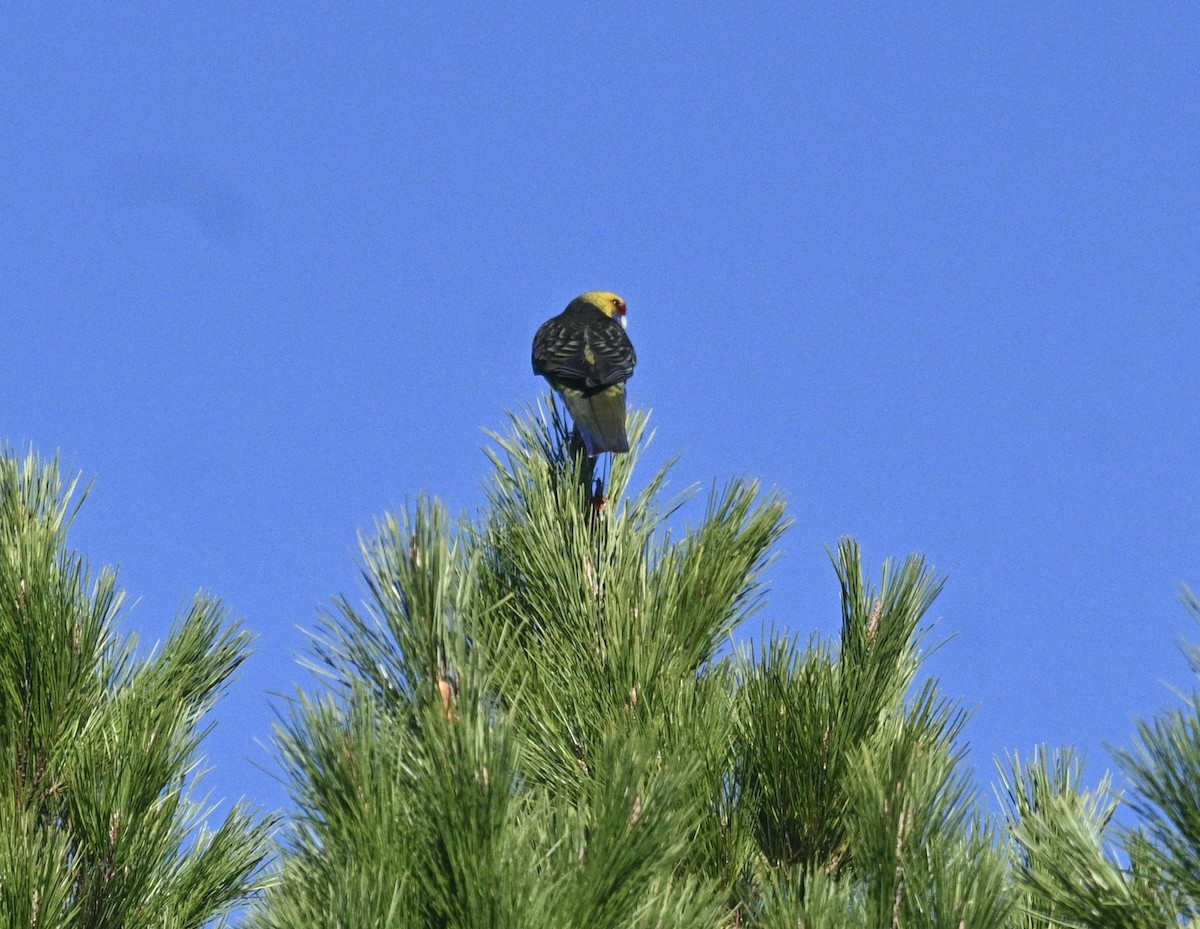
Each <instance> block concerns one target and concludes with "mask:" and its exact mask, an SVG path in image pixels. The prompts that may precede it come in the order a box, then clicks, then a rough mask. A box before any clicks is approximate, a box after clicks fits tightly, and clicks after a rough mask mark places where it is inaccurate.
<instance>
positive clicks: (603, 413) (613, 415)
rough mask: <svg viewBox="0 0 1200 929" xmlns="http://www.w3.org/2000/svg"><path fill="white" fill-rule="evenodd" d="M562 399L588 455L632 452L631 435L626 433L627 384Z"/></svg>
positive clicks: (565, 396) (591, 456) (566, 396)
mask: <svg viewBox="0 0 1200 929" xmlns="http://www.w3.org/2000/svg"><path fill="white" fill-rule="evenodd" d="M563 399H564V400H566V403H567V409H568V410H570V411H571V419H572V420H574V421H575V428H576V430H578V432H579V435H580V436H581V437H582V439H583V444H584V447H585V448H586V449H587V453H588V457H589V458H595V457H596V456H597V455H599V454H602V453H603V452H627V451H629V437H628V436H627V435H626V434H625V385H624V384H614V385H612V386H611V387H606V388H605V389H604V390H602V391H600V392H599V393H594V394H591V395H584V394H571V395H564V397H563Z"/></svg>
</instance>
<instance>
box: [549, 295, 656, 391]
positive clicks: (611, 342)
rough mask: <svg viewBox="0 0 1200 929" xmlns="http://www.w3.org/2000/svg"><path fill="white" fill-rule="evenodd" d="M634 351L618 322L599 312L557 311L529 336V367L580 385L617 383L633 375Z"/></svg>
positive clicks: (582, 386) (592, 385)
mask: <svg viewBox="0 0 1200 929" xmlns="http://www.w3.org/2000/svg"><path fill="white" fill-rule="evenodd" d="M635 364H637V354H636V353H635V352H634V350H633V343H632V342H630V341H629V336H628V335H626V334H625V330H624V329H623V328H621V325H620V324H619V323H617V322H615V321H614V320H612V319H609V318H608V317H607V316H605V315H604V314H603V313H601V312H599V311H596V312H594V313H588V314H586V315H584V314H577V313H571V314H568V313H561V314H559V315H558V316H555V317H554V318H553V319H551V320H549V321H547V322H546V323H544V324H543V325H542V327H541V328H540V329H538V331H537V335H535V336H534V337H533V370H534V373H536V374H541V375H543V376H544V377H547V378H551V379H552V380H557V381H576V382H578V385H577V386H579V387H580V388H590V387H606V386H608V385H610V384H619V383H621V382H622V381H626V380H628V379H629V378H630V377H631V376H632V375H633V368H634V365H635Z"/></svg>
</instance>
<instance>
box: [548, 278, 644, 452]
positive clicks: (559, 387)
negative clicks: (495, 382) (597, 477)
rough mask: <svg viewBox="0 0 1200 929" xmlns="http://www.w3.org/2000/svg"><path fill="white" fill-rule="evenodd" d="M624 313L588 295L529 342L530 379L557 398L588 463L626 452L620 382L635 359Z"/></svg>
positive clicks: (605, 295) (600, 294) (601, 295)
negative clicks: (539, 378)
mask: <svg viewBox="0 0 1200 929" xmlns="http://www.w3.org/2000/svg"><path fill="white" fill-rule="evenodd" d="M626 310H627V307H626V305H625V301H624V300H622V299H621V298H620V297H618V296H617V295H616V294H614V293H610V292H609V291H607V290H589V291H588V292H587V293H585V294H580V295H579V296H578V297H576V298H575V299H574V300H572V301H571V302H570V303H568V304H567V308H566V309H565V310H563V311H562V312H561V313H559V314H558V315H557V316H555V317H553V318H551V319H548V320H546V322H544V323H542V325H541V327H539V329H538V331H537V334H536V335H534V337H533V373H534V374H540V375H541V376H542V377H544V378H545V379H546V381H547V382H548V383H549V384H550V386H551V387H553V388H554V389H555V390H556V391H558V393H559V394H560V395H561V396H562V398H563V401H564V402H565V403H566V405H567V410H569V411H570V413H571V419H572V421H573V422H574V424H575V433H576V435H577V436H578V437H579V439H580V440H582V443H583V448H584V450H585V451H586V452H587V456H588V458H595V457H596V456H597V455H601V454H603V453H604V452H627V451H629V438H628V436H627V435H626V434H625V382H626V381H627V380H629V378H630V377H632V376H633V367H634V365H636V364H637V353H636V352H635V351H634V350H633V343H632V342H630V341H629V336H628V335H627V334H626V333H625V312H626Z"/></svg>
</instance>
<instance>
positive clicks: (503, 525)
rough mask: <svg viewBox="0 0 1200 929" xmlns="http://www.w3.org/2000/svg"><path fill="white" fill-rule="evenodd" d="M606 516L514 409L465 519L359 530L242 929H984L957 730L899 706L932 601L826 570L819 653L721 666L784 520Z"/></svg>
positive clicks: (747, 496) (552, 445) (619, 508)
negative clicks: (280, 818) (282, 832)
mask: <svg viewBox="0 0 1200 929" xmlns="http://www.w3.org/2000/svg"><path fill="white" fill-rule="evenodd" d="M630 433H631V438H632V440H633V451H632V452H631V453H630V454H629V455H626V456H618V457H617V458H616V460H615V461H614V462H613V464H612V473H611V474H610V475H609V478H608V486H607V492H608V495H609V496H608V501H607V504H606V505H604V506H600V505H598V501H597V500H596V499H595V498H594V496H593V492H592V488H591V487H590V480H589V479H590V477H591V468H590V467H589V466H588V463H586V462H579V461H576V460H574V459H572V458H571V456H570V453H569V451H568V449H569V437H568V430H567V427H566V424H565V422H564V421H563V419H562V417H561V416H560V414H559V413H558V412H557V410H556V409H553V408H552V409H550V410H540V411H538V412H535V413H533V414H532V415H528V416H524V417H514V418H513V422H512V430H511V432H510V433H509V434H508V435H506V436H496V437H495V441H496V448H495V449H494V450H492V451H491V452H490V453H489V454H490V455H491V457H492V462H493V465H494V471H493V475H492V478H491V481H490V483H489V485H488V507H487V509H486V510H485V512H484V513H483V514H482V515H481V516H479V517H478V518H476V519H460V520H457V521H456V520H452V519H451V518H450V517H449V516H448V514H447V513H446V512H445V510H444V509H443V508H442V507H441V506H440V504H438V503H437V502H436V501H432V500H429V499H425V498H422V499H419V500H418V501H417V502H416V504H415V505H414V506H413V507H412V509H411V510H410V511H409V512H408V513H407V514H405V515H403V516H389V517H386V518H385V519H384V520H383V521H382V522H381V523H380V524H379V525H378V526H377V531H376V533H375V535H374V536H373V537H371V538H369V539H364V541H363V545H362V549H363V559H364V580H365V585H364V586H365V590H366V597H365V602H364V603H363V604H362V605H361V606H358V605H354V604H352V603H351V602H350V601H349V600H347V599H346V598H340V599H338V600H336V601H335V604H334V610H333V611H332V612H331V613H329V614H327V615H325V616H324V617H323V618H322V625H321V629H320V630H319V632H318V634H317V636H316V641H315V644H314V648H313V656H314V660H313V662H312V666H313V667H314V668H315V669H316V670H317V671H318V672H319V673H320V674H321V675H322V676H323V677H324V678H325V679H326V680H327V681H328V682H329V684H330V685H331V687H330V690H329V691H328V694H327V695H326V696H324V697H321V698H315V699H314V698H311V697H306V696H303V695H301V696H298V697H297V698H296V700H294V701H293V703H292V705H291V706H290V708H289V710H288V712H287V714H286V716H285V719H284V721H283V722H282V724H281V727H280V732H279V747H280V752H281V757H282V760H283V762H284V765H285V768H286V769H287V773H288V777H289V781H290V783H291V785H292V789H293V792H294V797H295V800H296V805H297V808H298V816H297V819H296V822H295V823H294V825H293V828H292V829H291V830H290V832H289V834H288V840H287V849H286V852H285V854H284V856H283V859H282V863H281V868H280V872H279V881H278V883H277V884H276V886H274V887H272V888H271V889H270V890H269V891H268V893H267V896H266V898H265V901H264V905H263V906H262V907H260V908H259V909H258V910H257V911H256V912H255V914H254V916H253V919H252V924H253V925H255V926H259V927H281V929H282V927H285V926H296V925H305V926H330V927H333V926H387V927H403V926H423V927H424V926H438V927H440V926H446V927H450V926H454V927H488V926H496V927H506V926H527V927H535V929H536V927H543V926H544V927H567V926H572V927H578V926H589V927H590V926H611V927H614V929H615V927H636V926H646V927H670V926H678V927H694V926H718V925H729V926H733V925H740V926H764V927H769V926H784V925H790V926H794V925H798V924H802V925H829V926H840V925H845V926H851V925H853V926H861V925H897V926H901V925H903V926H947V927H958V926H965V925H970V926H980V927H987V926H1003V925H1008V919H1009V916H1010V913H1011V910H1012V906H1013V899H1014V897H1013V894H1012V892H1011V889H1010V888H1009V886H1008V885H1007V884H1006V883H1005V881H1006V877H1007V874H1008V872H1007V861H1006V858H1005V856H1004V854H1003V852H1002V850H1001V847H1000V844H999V841H998V839H997V837H996V836H995V835H994V834H993V833H992V832H991V831H990V830H989V828H988V826H987V825H986V824H985V823H983V822H982V820H981V819H980V817H979V815H978V812H977V810H976V805H975V798H974V793H973V791H972V789H971V788H970V786H969V780H968V778H967V776H966V774H964V772H963V768H962V765H961V749H959V748H958V747H957V743H956V740H957V738H958V736H959V732H960V730H961V726H962V721H963V715H962V712H961V711H960V710H959V709H958V708H957V707H956V706H955V704H953V703H952V702H951V701H948V700H947V699H945V698H944V697H942V696H940V695H939V694H938V693H937V691H936V689H935V688H934V687H933V685H932V684H928V683H927V684H926V685H924V686H923V687H921V688H919V689H918V690H917V692H916V693H915V694H914V693H912V691H913V687H914V683H915V679H916V674H917V672H918V668H919V663H920V652H919V642H920V639H921V637H922V634H923V631H924V630H922V629H920V628H919V626H920V623H921V620H922V617H923V616H924V614H925V613H926V611H927V610H928V608H929V606H930V604H931V603H932V602H933V599H934V597H935V596H936V595H937V592H938V590H939V589H940V586H941V581H940V580H939V579H938V578H937V577H936V576H935V575H934V574H933V573H932V572H931V571H930V570H929V569H928V568H927V567H926V566H925V565H924V563H923V562H922V561H921V560H920V559H919V558H916V557H913V558H909V559H908V560H906V561H905V562H904V563H903V564H902V565H900V566H899V567H898V568H897V567H894V566H893V565H892V564H891V563H888V564H886V565H885V566H884V569H883V576H882V580H881V583H880V585H879V587H878V589H876V588H875V587H874V586H873V585H872V584H871V583H870V582H869V581H868V579H867V577H866V574H865V572H864V569H863V566H862V562H861V556H860V554H859V552H858V549H857V547H856V546H855V545H854V544H853V543H850V542H844V543H843V544H841V545H840V546H839V548H838V550H837V552H836V553H835V555H834V565H835V569H836V571H837V575H838V578H839V582H840V585H841V588H842V603H843V628H842V634H841V637H840V641H839V642H838V643H837V644H836V646H835V645H833V644H830V643H824V642H820V641H813V642H811V643H810V644H809V647H808V648H806V649H800V648H798V647H797V646H796V644H795V643H794V642H792V641H790V640H788V639H786V638H780V637H775V638H772V639H771V640H770V641H769V642H767V643H765V644H764V645H763V646H762V649H761V653H760V654H758V655H757V656H753V655H751V653H750V652H749V651H747V652H743V653H735V654H732V655H724V656H723V655H722V654H721V649H722V646H723V644H724V643H726V642H728V641H729V639H730V635H731V633H732V632H733V631H734V630H735V629H736V628H737V627H738V626H739V625H740V624H742V623H743V622H744V621H745V619H746V618H747V617H748V616H750V615H751V614H752V613H753V611H754V610H755V609H756V608H757V607H758V606H759V605H760V603H761V594H762V590H761V587H760V578H761V573H762V570H763V568H764V567H765V566H766V564H767V563H768V561H769V559H770V557H771V552H772V549H773V546H774V544H775V543H776V541H777V540H778V539H779V537H780V534H781V533H782V532H783V530H784V528H785V526H786V522H787V519H786V516H785V511H784V505H783V502H782V500H780V499H779V498H778V497H777V496H775V495H771V494H763V493H762V491H761V490H760V489H759V487H758V486H757V485H756V484H755V483H754V482H751V481H744V480H739V481H733V482H731V483H729V484H728V485H727V486H726V487H724V488H722V489H719V490H714V491H713V493H712V494H711V495H710V496H709V500H708V503H707V506H706V507H705V509H704V512H703V515H702V516H701V517H700V518H699V520H698V521H697V522H696V523H695V524H693V525H688V526H685V527H684V528H683V529H679V528H677V526H676V523H677V522H678V517H679V515H680V508H681V507H682V506H683V504H684V503H686V502H687V501H688V500H689V499H690V498H691V497H692V496H693V494H694V492H692V491H689V492H686V493H684V494H683V495H681V496H677V497H674V498H665V488H666V484H667V477H668V470H669V467H670V465H668V466H667V467H665V468H664V469H662V470H661V471H660V472H658V473H656V474H654V475H652V476H651V477H650V478H649V480H648V481H646V483H645V485H644V489H643V490H642V491H640V492H638V493H636V494H632V495H631V494H630V493H629V492H628V489H629V487H630V483H631V477H632V474H633V470H634V468H635V467H636V465H637V463H638V460H639V457H640V451H641V449H642V448H643V447H644V438H645V436H644V433H645V418H644V416H642V415H641V414H634V416H633V417H631V422H630Z"/></svg>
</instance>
